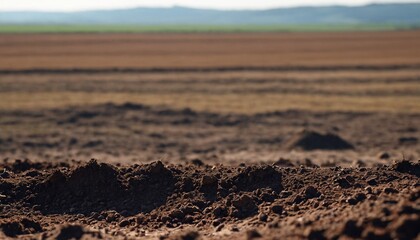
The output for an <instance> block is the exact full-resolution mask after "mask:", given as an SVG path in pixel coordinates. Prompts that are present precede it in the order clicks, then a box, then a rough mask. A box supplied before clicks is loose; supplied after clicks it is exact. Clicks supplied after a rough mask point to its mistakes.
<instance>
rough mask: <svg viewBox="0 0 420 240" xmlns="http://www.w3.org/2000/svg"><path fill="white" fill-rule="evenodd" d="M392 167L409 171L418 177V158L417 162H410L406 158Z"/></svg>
mask: <svg viewBox="0 0 420 240" xmlns="http://www.w3.org/2000/svg"><path fill="white" fill-rule="evenodd" d="M392 167H393V168H394V169H395V170H396V171H398V172H402V173H409V174H413V175H416V176H417V177H420V160H419V161H418V162H417V163H412V162H410V161H407V160H403V161H398V162H395V163H394V165H393V166H392Z"/></svg>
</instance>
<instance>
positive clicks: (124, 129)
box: [0, 27, 420, 239]
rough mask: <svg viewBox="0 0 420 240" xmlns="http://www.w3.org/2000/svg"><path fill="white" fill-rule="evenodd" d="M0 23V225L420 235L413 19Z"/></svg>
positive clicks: (43, 233)
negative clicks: (287, 25)
mask: <svg viewBox="0 0 420 240" xmlns="http://www.w3.org/2000/svg"><path fill="white" fill-rule="evenodd" d="M4 29H5V28H1V27H0V32H1V31H3V32H14V33H9V34H0V159H1V163H0V170H1V173H0V176H1V178H0V191H1V192H0V194H1V195H0V201H1V208H0V229H2V233H0V234H3V235H0V236H2V237H4V238H6V237H10V238H23V239H25V238H29V239H31V238H43V239H57V238H60V237H63V236H70V237H74V238H77V236H84V237H86V238H94V239H95V238H105V239H110V238H115V239H159V238H160V239H253V238H263V239H276V237H277V238H280V239H347V238H349V239H360V238H362V239H379V238H383V239H415V238H416V237H418V234H419V231H418V228H417V227H416V226H418V225H419V221H420V219H419V215H418V211H419V206H420V202H419V201H420V200H419V193H420V188H419V185H418V177H419V176H420V172H419V171H420V164H419V162H418V160H419V159H420V142H419V138H420V41H419V39H420V31H417V30H398V31H357V32H355V31H340V32H330V31H326V32H264V33H249V32H248V33H245V32H244V33H237V32H236V33H227V32H224V33H222V32H220V31H219V32H217V33H208V32H207V33H204V32H202V33H194V34H193V33H181V32H183V31H181V32H178V33H142V34H139V33H101V34H93V33H49V34H45V32H47V30H45V29H44V30H40V31H39V32H38V33H25V34H17V32H19V31H15V30H13V29H12V30H7V29H6V30H4ZM35 30H36V28H35ZM37 31H38V30H37ZM48 31H49V30H48ZM54 31H55V30H54ZM99 31H100V28H99V29H98V32H99ZM35 32H36V31H35ZM41 32H44V33H41ZM63 32H65V31H64V30H63ZM73 32H74V31H73ZM81 32H82V31H81ZM91 159H95V160H91ZM66 234H67V235H66ZM0 238H1V237H0Z"/></svg>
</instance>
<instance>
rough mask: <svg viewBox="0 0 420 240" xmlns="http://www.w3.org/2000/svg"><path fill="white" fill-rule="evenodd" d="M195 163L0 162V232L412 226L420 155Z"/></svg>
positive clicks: (394, 234)
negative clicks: (415, 159)
mask: <svg viewBox="0 0 420 240" xmlns="http://www.w3.org/2000/svg"><path fill="white" fill-rule="evenodd" d="M199 165H200V166H198V165H197V164H193V163H191V164H184V165H173V164H164V163H162V162H160V161H157V162H152V163H150V164H144V165H138V164H135V165H131V166H117V165H109V164H105V163H100V162H98V161H96V160H91V161H89V162H88V163H80V162H76V161H73V162H69V163H54V164H51V163H42V162H41V163H37V164H35V163H33V162H31V161H29V160H25V161H9V162H7V163H6V162H4V163H3V164H2V166H1V167H2V168H3V169H4V170H3V172H2V174H1V179H0V191H1V193H2V195H1V208H0V216H1V217H0V228H1V229H2V234H3V237H18V238H25V239H27V238H31V239H39V238H42V239H81V238H82V237H83V238H84V239H92V238H93V239H99V238H128V239H132V238H140V237H145V238H160V239H175V238H178V239H199V238H222V239H223V238H247V239H252V238H257V237H263V238H278V237H280V238H283V239H284V238H293V239H338V238H364V239H415V238H416V237H418V234H419V228H418V226H419V224H420V214H419V213H420V199H419V196H420V185H419V179H418V178H419V177H420V163H412V162H409V161H400V162H396V163H394V164H393V165H390V166H382V167H375V168H342V167H333V168H319V167H303V166H302V167H279V166H277V165H276V164H273V165H266V164H263V165H250V166H247V165H245V164H242V165H241V166H223V165H206V164H199ZM21 166H25V167H21Z"/></svg>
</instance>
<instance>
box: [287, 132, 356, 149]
mask: <svg viewBox="0 0 420 240" xmlns="http://www.w3.org/2000/svg"><path fill="white" fill-rule="evenodd" d="M285 146H286V148H287V149H302V150H307V151H310V150H317V149H319V150H348V149H354V146H353V145H352V144H350V143H349V142H347V141H346V140H344V139H343V138H341V137H340V136H338V135H336V134H333V133H326V134H322V133H318V132H315V131H310V130H303V131H301V132H299V133H298V134H296V135H294V136H293V137H291V138H290V139H289V140H288V141H287V142H286V144H285Z"/></svg>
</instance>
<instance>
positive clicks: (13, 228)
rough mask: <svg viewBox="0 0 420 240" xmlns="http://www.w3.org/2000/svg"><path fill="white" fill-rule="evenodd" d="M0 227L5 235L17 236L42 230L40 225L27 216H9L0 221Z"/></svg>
mask: <svg viewBox="0 0 420 240" xmlns="http://www.w3.org/2000/svg"><path fill="white" fill-rule="evenodd" d="M0 229H1V230H2V232H3V233H4V235H6V236H7V237H17V236H18V235H23V234H35V233H39V232H42V231H43V229H42V227H41V225H40V224H39V223H38V222H36V221H33V220H31V219H28V218H25V217H23V218H20V217H17V218H11V219H7V220H4V219H3V220H1V221H0Z"/></svg>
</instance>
